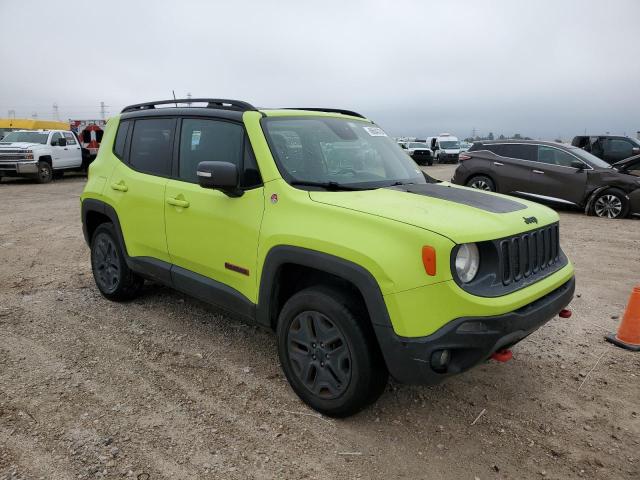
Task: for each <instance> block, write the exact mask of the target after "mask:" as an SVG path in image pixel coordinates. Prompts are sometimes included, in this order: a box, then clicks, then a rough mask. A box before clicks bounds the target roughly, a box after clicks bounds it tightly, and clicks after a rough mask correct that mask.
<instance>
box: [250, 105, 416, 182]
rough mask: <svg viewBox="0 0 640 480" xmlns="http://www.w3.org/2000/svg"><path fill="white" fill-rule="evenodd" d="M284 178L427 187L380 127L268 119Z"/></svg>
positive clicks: (352, 122)
mask: <svg viewBox="0 0 640 480" xmlns="http://www.w3.org/2000/svg"><path fill="white" fill-rule="evenodd" d="M263 124H264V126H265V133H266V136H267V139H268V142H269V146H270V148H271V152H272V153H273V155H274V158H275V159H276V162H277V164H278V168H279V169H280V172H281V173H282V176H283V177H284V178H285V180H287V181H288V182H289V183H296V184H303V183H305V182H312V183H322V184H331V185H333V186H335V185H339V186H351V187H355V188H379V187H384V186H390V185H394V184H398V183H426V180H425V176H424V174H423V173H422V171H421V170H420V168H419V167H418V166H417V165H416V164H415V162H414V161H413V160H411V158H410V157H409V156H408V155H407V154H406V153H404V152H403V151H402V149H401V148H400V147H399V146H398V145H397V144H396V143H395V142H394V141H393V140H391V139H390V138H389V137H387V134H386V133H384V132H383V131H382V130H381V129H380V128H379V127H376V126H375V125H373V124H371V123H367V122H363V121H357V120H343V119H339V118H330V117H327V118H319V117H309V118H284V117H282V118H280V117H275V118H273V117H272V118H265V119H264V120H263Z"/></svg>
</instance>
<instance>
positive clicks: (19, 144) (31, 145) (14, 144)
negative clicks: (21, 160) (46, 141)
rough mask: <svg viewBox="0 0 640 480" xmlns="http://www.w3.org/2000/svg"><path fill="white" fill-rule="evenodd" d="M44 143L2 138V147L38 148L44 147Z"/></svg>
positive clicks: (0, 147)
mask: <svg viewBox="0 0 640 480" xmlns="http://www.w3.org/2000/svg"><path fill="white" fill-rule="evenodd" d="M42 146H43V145H42V144H41V143H29V142H3V141H2V140H0V149H2V148H19V149H26V148H36V147H42Z"/></svg>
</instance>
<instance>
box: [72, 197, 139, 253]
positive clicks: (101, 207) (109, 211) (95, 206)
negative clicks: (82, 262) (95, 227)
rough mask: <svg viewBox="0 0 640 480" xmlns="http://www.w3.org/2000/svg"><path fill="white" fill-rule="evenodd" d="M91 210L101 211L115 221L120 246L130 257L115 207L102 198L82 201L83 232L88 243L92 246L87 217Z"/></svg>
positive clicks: (112, 221)
mask: <svg viewBox="0 0 640 480" xmlns="http://www.w3.org/2000/svg"><path fill="white" fill-rule="evenodd" d="M90 212H97V213H100V214H102V215H104V216H106V217H107V218H109V220H111V223H113V226H114V228H115V229H116V235H117V236H118V241H119V242H120V246H121V247H122V251H123V252H124V253H125V255H126V257H127V258H128V257H129V254H128V252H127V244H126V243H125V241H124V235H122V228H121V227H120V220H119V219H118V214H117V213H116V211H115V209H114V208H113V207H112V206H111V205H109V204H108V203H106V202H103V201H101V200H96V199H93V198H87V199H85V200H83V201H82V207H81V216H82V234H83V235H84V239H85V241H86V242H87V245H89V246H91V237H90V235H89V228H88V222H87V217H88V215H89V213H90Z"/></svg>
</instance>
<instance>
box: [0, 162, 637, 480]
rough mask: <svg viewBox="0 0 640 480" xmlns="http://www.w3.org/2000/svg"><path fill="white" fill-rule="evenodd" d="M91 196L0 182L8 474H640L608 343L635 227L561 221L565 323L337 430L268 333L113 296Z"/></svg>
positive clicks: (633, 378)
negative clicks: (93, 233)
mask: <svg viewBox="0 0 640 480" xmlns="http://www.w3.org/2000/svg"><path fill="white" fill-rule="evenodd" d="M428 171H429V172H432V174H433V175H434V176H436V177H439V178H442V179H449V178H450V176H451V173H452V171H453V168H452V167H430V168H428ZM83 183H84V179H83V178H81V177H76V178H65V179H63V180H59V181H55V182H53V183H51V184H48V185H36V184H32V183H29V182H26V181H11V182H8V181H6V180H5V181H3V182H2V183H1V184H0V205H2V207H1V210H0V479H64V480H67V479H73V478H78V479H82V478H122V477H125V478H126V477H130V478H137V479H142V480H145V479H146V480H153V479H161V478H164V479H208V478H211V479H213V478H216V479H217V478H222V479H245V478H251V479H270V478H286V479H302V478H307V479H315V478H323V479H351V478H362V479H369V478H371V479H378V478H383V479H396V478H401V479H430V480H437V479H470V480H475V479H482V480H484V479H523V478H527V479H528V478H534V479H535V478H545V479H547V478H548V479H552V478H554V479H565V478H598V479H634V480H638V479H639V478H640V353H631V352H628V351H625V350H621V349H618V348H616V347H614V346H612V345H610V344H608V343H605V342H604V340H603V335H604V334H605V333H607V332H610V331H615V329H616V328H617V326H618V323H619V321H620V320H619V319H620V318H621V316H622V313H623V309H624V306H625V304H626V301H627V299H628V296H629V293H630V290H631V287H632V286H633V285H634V284H638V283H640V221H639V220H617V221H616V220H603V219H597V218H592V217H586V216H584V215H583V214H582V213H580V212H574V211H562V212H561V213H560V215H561V236H562V240H561V241H562V246H563V248H564V250H565V251H566V253H567V254H568V255H569V257H570V258H571V259H572V260H573V262H574V263H575V266H576V271H577V281H578V287H577V296H576V298H575V299H574V301H573V303H572V309H573V311H574V315H573V316H572V317H571V318H570V319H567V320H563V319H560V318H556V319H554V320H552V321H551V322H550V323H549V324H547V325H546V326H544V327H543V328H542V329H541V330H539V331H538V332H536V333H535V334H533V335H532V336H531V337H530V338H529V339H527V340H526V341H524V342H523V343H521V344H519V345H517V346H516V347H515V348H514V359H513V360H512V361H511V362H508V363H505V364H500V363H496V362H488V363H486V364H484V365H481V366H479V367H478V368H476V369H474V370H472V371H470V372H468V373H466V374H463V375H460V376H458V377H456V378H453V379H451V380H449V381H447V382H446V383H444V384H442V385H439V386H435V387H413V386H403V385H397V384H390V385H389V387H388V389H387V391H386V392H385V393H384V395H383V396H382V397H381V398H380V400H379V401H378V402H377V403H376V404H375V405H374V406H372V407H371V408H369V409H368V410H366V411H364V412H363V413H361V414H359V415H356V416H354V417H352V418H349V419H346V420H339V421H338V420H331V419H327V418H324V417H321V416H319V415H317V414H316V413H314V412H313V411H311V410H309V409H308V408H307V407H306V406H305V405H304V404H303V403H302V402H301V401H300V400H298V398H297V397H296V396H295V395H294V393H293V392H292V390H291V389H290V388H289V386H288V384H287V382H286V380H285V378H284V376H283V374H282V373H281V371H280V367H279V365H278V358H277V354H276V345H275V341H274V336H273V335H272V334H271V333H270V332H266V331H262V330H258V329H256V328H255V327H253V326H248V325H245V324H242V323H240V322H238V321H236V320H232V319H228V318H224V317H222V316H220V314H219V313H218V312H216V311H215V310H214V309H213V308H211V307H208V306H205V305H204V304H202V303H199V302H197V301H195V300H192V299H190V298H187V297H185V296H183V295H181V294H179V293H176V292H173V291H171V290H169V289H166V288H163V287H160V286H157V285H148V286H147V287H146V289H145V292H144V295H143V296H142V297H141V298H139V299H137V300H135V301H134V302H132V303H128V304H117V303H112V302H109V301H107V300H105V299H104V298H102V297H101V296H100V294H99V293H98V291H97V289H96V287H95V286H94V282H93V278H92V276H91V271H90V267H89V251H88V248H87V246H86V245H85V243H84V240H83V237H82V231H81V224H80V211H79V210H80V209H79V207H80V205H79V200H78V196H79V194H80V192H81V190H82V187H83Z"/></svg>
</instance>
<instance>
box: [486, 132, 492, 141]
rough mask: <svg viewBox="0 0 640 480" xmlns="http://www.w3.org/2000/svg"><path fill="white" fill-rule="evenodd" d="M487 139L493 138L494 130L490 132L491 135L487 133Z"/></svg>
mask: <svg viewBox="0 0 640 480" xmlns="http://www.w3.org/2000/svg"><path fill="white" fill-rule="evenodd" d="M487 140H493V132H489V135H487Z"/></svg>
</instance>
